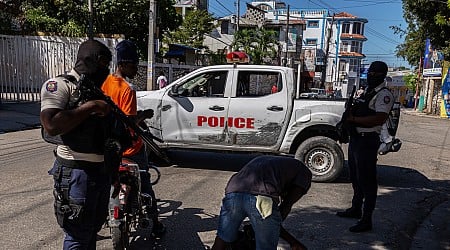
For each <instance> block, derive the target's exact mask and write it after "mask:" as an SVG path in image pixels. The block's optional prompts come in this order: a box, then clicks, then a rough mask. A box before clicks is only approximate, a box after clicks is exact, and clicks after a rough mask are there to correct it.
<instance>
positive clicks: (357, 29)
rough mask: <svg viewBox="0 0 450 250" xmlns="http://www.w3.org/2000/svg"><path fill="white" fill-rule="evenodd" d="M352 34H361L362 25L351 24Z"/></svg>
mask: <svg viewBox="0 0 450 250" xmlns="http://www.w3.org/2000/svg"><path fill="white" fill-rule="evenodd" d="M352 33H353V34H361V35H362V34H363V24H362V23H353V30H352Z"/></svg>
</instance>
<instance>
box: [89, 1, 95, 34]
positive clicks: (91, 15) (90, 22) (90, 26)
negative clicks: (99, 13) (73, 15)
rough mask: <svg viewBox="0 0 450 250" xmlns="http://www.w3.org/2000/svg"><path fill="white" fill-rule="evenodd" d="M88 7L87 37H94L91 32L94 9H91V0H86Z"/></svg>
mask: <svg viewBox="0 0 450 250" xmlns="http://www.w3.org/2000/svg"><path fill="white" fill-rule="evenodd" d="M88 9H89V28H88V37H89V39H94V32H93V23H94V21H93V20H94V11H93V9H92V0H88Z"/></svg>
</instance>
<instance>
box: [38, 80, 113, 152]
mask: <svg viewBox="0 0 450 250" xmlns="http://www.w3.org/2000/svg"><path fill="white" fill-rule="evenodd" d="M62 77H64V78H66V79H67V80H69V81H71V82H73V80H75V78H74V77H73V76H70V75H63V76H62ZM77 105H78V104H76V105H74V106H72V107H67V108H66V109H74V108H75V107H77ZM113 122H114V119H113V117H112V115H111V114H110V115H108V116H106V117H98V116H95V115H91V116H90V117H89V118H87V119H86V120H84V121H83V122H82V123H81V124H79V125H78V126H77V127H75V128H74V129H72V130H71V131H69V132H67V133H65V134H62V135H57V136H50V135H48V134H47V132H46V131H45V130H44V129H43V128H42V129H41V132H42V137H43V139H44V140H45V141H46V142H49V143H53V144H57V145H65V146H68V147H69V148H70V149H71V150H73V151H75V152H78V153H93V154H104V145H105V141H106V138H108V136H109V133H110V131H111V123H113Z"/></svg>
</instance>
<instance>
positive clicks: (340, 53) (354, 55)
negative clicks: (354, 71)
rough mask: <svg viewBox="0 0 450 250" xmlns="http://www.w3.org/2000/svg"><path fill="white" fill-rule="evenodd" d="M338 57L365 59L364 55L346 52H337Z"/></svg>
mask: <svg viewBox="0 0 450 250" xmlns="http://www.w3.org/2000/svg"><path fill="white" fill-rule="evenodd" d="M338 56H339V57H340V58H365V57H366V56H365V55H364V54H361V53H358V52H346V51H341V52H339V54H338Z"/></svg>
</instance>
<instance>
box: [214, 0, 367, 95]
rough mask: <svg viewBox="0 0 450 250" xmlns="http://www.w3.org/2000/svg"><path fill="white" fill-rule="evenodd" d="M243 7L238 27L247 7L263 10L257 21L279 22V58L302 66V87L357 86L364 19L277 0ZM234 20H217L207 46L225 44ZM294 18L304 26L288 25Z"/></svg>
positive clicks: (345, 89) (341, 89) (348, 88)
mask: <svg viewBox="0 0 450 250" xmlns="http://www.w3.org/2000/svg"><path fill="white" fill-rule="evenodd" d="M247 6H248V7H247V12H246V14H245V15H243V17H242V18H240V20H241V21H240V22H239V27H241V26H245V22H244V21H243V20H245V16H246V15H247V13H249V9H259V10H261V11H263V13H264V21H262V22H259V24H264V25H272V26H273V25H274V24H279V25H280V36H279V37H280V44H281V51H280V57H281V59H284V57H285V56H286V55H287V57H288V60H287V61H288V65H289V66H291V67H294V68H297V65H298V64H300V65H301V66H302V67H301V69H300V70H301V71H302V74H301V75H302V78H301V81H302V86H303V88H304V89H308V88H311V87H319V88H326V89H327V90H329V91H331V90H339V92H340V93H343V95H344V96H346V94H347V95H348V94H349V92H350V91H351V89H352V86H354V85H356V86H359V84H360V81H359V79H360V73H359V72H360V68H361V63H362V60H363V59H364V58H365V56H364V54H363V45H364V42H365V41H366V40H367V38H366V37H365V36H364V25H365V24H366V23H367V19H365V18H361V17H357V16H354V15H351V14H349V13H346V12H341V13H337V14H334V15H332V14H330V12H329V11H328V10H327V9H318V10H313V9H291V8H289V6H287V5H286V4H285V3H284V2H282V1H277V0H266V1H254V2H251V3H249V4H248V5H247ZM288 9H289V11H288ZM253 11H254V10H253ZM288 18H289V23H290V25H289V30H288V32H287V33H288V39H286V37H285V36H284V34H285V33H286V28H283V27H284V26H283V24H285V23H286V22H287V19H288ZM236 19H237V18H236V16H229V17H226V18H222V19H221V27H220V28H219V29H220V30H221V31H217V30H216V31H215V37H213V38H214V39H216V40H217V41H216V42H214V41H211V39H207V42H208V43H209V44H208V46H209V47H210V48H214V46H215V44H217V43H219V44H218V46H220V47H221V48H224V47H226V44H225V43H228V41H230V43H231V41H232V40H233V36H232V35H233V34H234V32H235V30H236V26H237V22H238V21H236ZM296 21H301V22H303V24H304V25H303V26H297V28H295V27H294V26H293V25H292V24H293V23H295V22H296ZM298 27H301V29H302V30H299V28H298ZM224 30H226V32H224ZM219 33H220V34H219ZM293 38H294V39H293ZM220 41H222V43H221V44H220ZM286 41H287V43H286ZM224 42H225V43H224ZM286 44H287V45H286ZM224 45H225V46H224ZM211 50H212V51H215V50H214V49H211ZM286 50H287V52H286ZM299 51H301V53H299ZM280 62H282V61H280Z"/></svg>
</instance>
